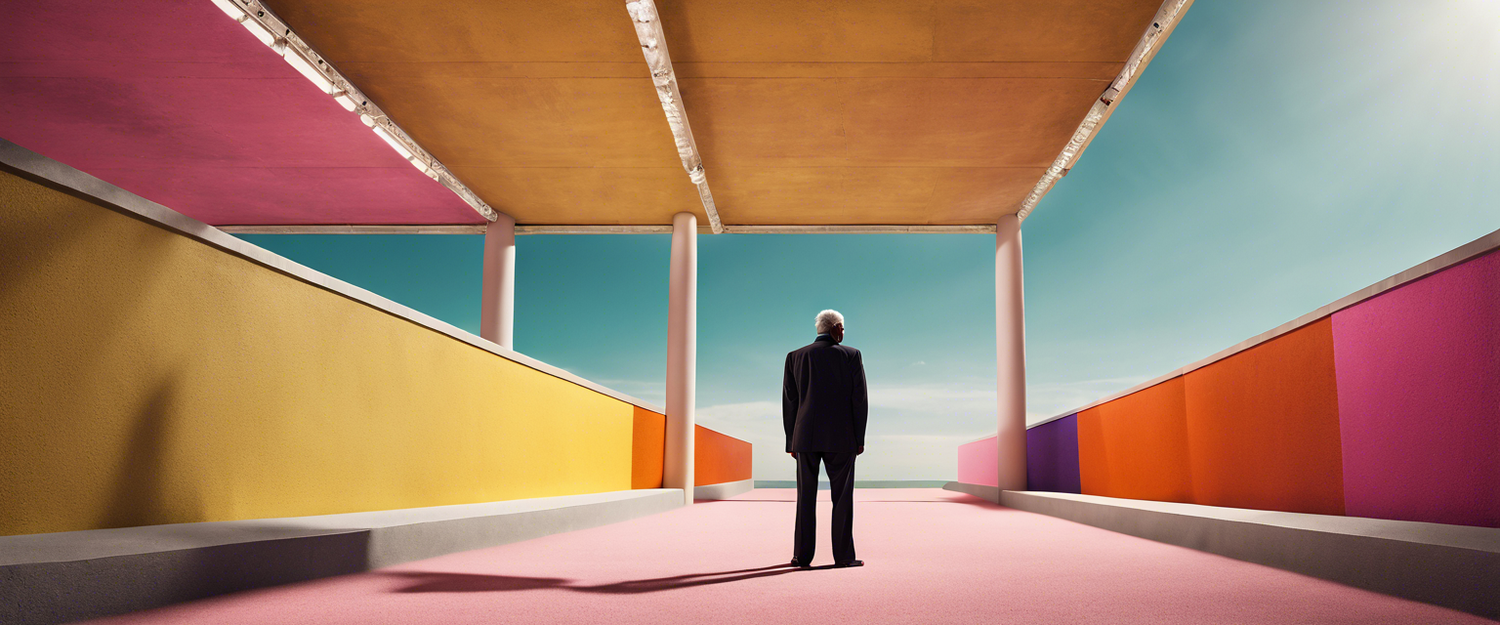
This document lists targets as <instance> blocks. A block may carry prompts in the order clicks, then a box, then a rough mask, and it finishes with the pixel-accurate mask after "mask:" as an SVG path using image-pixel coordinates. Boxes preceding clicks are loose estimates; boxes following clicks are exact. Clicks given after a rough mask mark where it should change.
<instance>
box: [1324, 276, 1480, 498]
mask: <svg viewBox="0 0 1500 625" xmlns="http://www.w3.org/2000/svg"><path fill="white" fill-rule="evenodd" d="M1333 340H1334V361H1335V363H1336V366H1337V376H1338V397H1339V416H1340V419H1339V421H1340V430H1341V433H1340V437H1341V439H1342V445H1343V463H1344V499H1345V510H1346V514H1348V515H1350V516H1364V517H1376V518H1386V519H1403V520H1412V521H1431V522H1437V523H1454V524H1463V525H1480V526H1488V527H1500V253H1490V254H1488V255H1485V256H1482V257H1479V258H1476V259H1473V260H1470V261H1468V262H1466V263H1464V264H1461V265H1457V266H1454V267H1450V268H1448V269H1446V270H1444V271H1441V272H1438V273H1436V274H1433V275H1431V276H1428V277H1426V278H1423V279H1421V280H1418V281H1416V282H1413V283H1411V284H1407V285H1405V286H1402V287H1400V288H1398V289H1395V290H1392V291H1388V292H1386V293H1384V294H1382V295H1380V296H1378V297H1375V298H1373V299H1371V300H1368V301H1366V302H1363V303H1361V304H1358V305H1356V306H1353V307H1351V308H1347V309H1344V310H1343V311H1340V312H1337V313H1335V314H1334V315H1333Z"/></svg>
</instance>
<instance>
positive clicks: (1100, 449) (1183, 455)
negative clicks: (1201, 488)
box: [1078, 378, 1193, 503]
mask: <svg viewBox="0 0 1500 625" xmlns="http://www.w3.org/2000/svg"><path fill="white" fill-rule="evenodd" d="M1078 472H1079V482H1080V486H1081V487H1082V488H1081V490H1082V491H1083V494H1087V495H1103V496H1106V497H1123V498H1126V499H1152V500H1156V501H1177V502H1183V503H1193V500H1192V494H1193V487H1192V480H1193V473H1192V470H1191V467H1190V466H1189V463H1188V432H1187V416H1186V407H1185V403H1184V398H1183V381H1182V378H1172V379H1170V380H1167V381H1165V382H1162V383H1161V384H1157V385H1156V386H1153V387H1150V388H1147V389H1143V390H1141V391H1138V392H1135V393H1132V394H1130V395H1126V396H1124V397H1121V398H1119V399H1116V400H1114V401H1111V402H1108V403H1105V404H1100V405H1098V406H1094V407H1093V408H1089V409H1088V410H1084V411H1083V412H1080V413H1078Z"/></svg>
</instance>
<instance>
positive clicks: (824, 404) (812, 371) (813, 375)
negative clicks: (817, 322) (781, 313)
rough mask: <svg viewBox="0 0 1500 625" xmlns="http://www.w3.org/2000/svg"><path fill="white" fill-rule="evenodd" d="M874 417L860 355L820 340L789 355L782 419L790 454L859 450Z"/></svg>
mask: <svg viewBox="0 0 1500 625" xmlns="http://www.w3.org/2000/svg"><path fill="white" fill-rule="evenodd" d="M869 414H870V399H869V396H868V394H867V393H866V391H865V365H864V362H863V361H861V360H860V355H859V350H857V349H854V348H853V347H845V346H843V345H839V344H837V343H834V342H833V339H832V338H830V337H828V336H823V335H819V336H818V340H816V341H813V342H812V344H810V345H808V346H807V347H803V348H802V349H799V350H797V351H794V352H792V353H790V354H787V355H786V375H785V376H783V377H782V382H781V420H782V422H783V424H784V425H785V426H786V450H787V451H789V452H793V451H831V452H855V451H858V450H859V448H860V447H864V446H865V421H866V420H867V419H868V417H869Z"/></svg>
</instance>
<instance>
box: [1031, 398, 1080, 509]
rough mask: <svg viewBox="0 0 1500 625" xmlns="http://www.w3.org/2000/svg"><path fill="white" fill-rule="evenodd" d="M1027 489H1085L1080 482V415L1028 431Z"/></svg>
mask: <svg viewBox="0 0 1500 625" xmlns="http://www.w3.org/2000/svg"><path fill="white" fill-rule="evenodd" d="M1026 490H1045V491H1052V492H1057V493H1079V492H1082V490H1081V489H1080V486H1079V481H1078V415H1068V416H1066V417H1063V418H1061V419H1058V420H1056V421H1051V422H1048V423H1043V424H1041V425H1038V426H1036V427H1034V428H1031V429H1029V430H1026Z"/></svg>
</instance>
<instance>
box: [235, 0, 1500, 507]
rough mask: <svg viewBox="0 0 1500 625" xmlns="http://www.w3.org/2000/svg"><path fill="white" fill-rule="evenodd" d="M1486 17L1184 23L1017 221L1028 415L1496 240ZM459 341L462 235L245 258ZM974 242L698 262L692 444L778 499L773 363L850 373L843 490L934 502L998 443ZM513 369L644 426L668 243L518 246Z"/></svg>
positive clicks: (1306, 13) (660, 360)
mask: <svg viewBox="0 0 1500 625" xmlns="http://www.w3.org/2000/svg"><path fill="white" fill-rule="evenodd" d="M1497 67H1500V2H1495V1H1492V0H1454V1H1452V2H1444V3H1408V2H1393V1H1375V2H1312V3H1309V2H1291V1H1275V2H1270V1H1267V2H1210V1H1206V0H1205V1H1202V2H1198V3H1196V4H1195V5H1194V6H1193V8H1192V9H1191V10H1190V11H1189V12H1188V14H1187V16H1186V18H1185V20H1184V21H1183V23H1182V24H1181V25H1180V26H1179V27H1178V28H1177V30H1176V32H1175V33H1174V34H1173V35H1172V37H1171V39H1170V40H1169V41H1168V42H1167V45H1166V46H1165V48H1164V49H1163V50H1162V52H1161V53H1160V54H1159V55H1158V56H1157V57H1156V59H1155V60H1154V61H1153V62H1152V64H1151V66H1150V67H1149V68H1148V69H1147V70H1146V72H1145V74H1144V75H1143V76H1142V77H1141V79H1140V81H1139V82H1138V84H1137V85H1136V86H1135V88H1134V89H1132V90H1131V92H1130V93H1129V95H1128V96H1127V97H1126V98H1125V99H1124V100H1123V101H1121V103H1120V104H1118V105H1117V106H1118V107H1119V108H1118V110H1117V111H1116V112H1115V113H1114V115H1113V116H1112V117H1111V119H1110V120H1109V122H1108V123H1107V124H1106V125H1105V126H1104V128H1103V130H1102V133H1101V134H1100V136H1099V137H1098V138H1097V139H1096V140H1095V141H1094V142H1093V144H1092V145H1091V146H1090V147H1089V149H1088V151H1087V152H1086V153H1085V154H1084V156H1083V157H1082V159H1081V160H1080V161H1079V163H1078V164H1077V165H1076V166H1075V167H1074V169H1073V170H1072V172H1071V174H1070V175H1069V176H1068V177H1067V178H1066V179H1064V180H1063V181H1062V182H1061V183H1060V184H1059V185H1058V186H1057V188H1055V189H1054V190H1053V191H1052V192H1051V193H1050V194H1049V195H1048V196H1047V197H1046V198H1045V199H1044V200H1043V201H1042V203H1041V204H1040V206H1039V207H1038V208H1037V210H1036V212H1034V213H1033V214H1032V216H1031V217H1030V218H1029V219H1027V221H1026V223H1025V225H1024V227H1023V239H1024V249H1025V263H1026V304H1027V343H1028V344H1027V365H1028V402H1027V403H1028V412H1029V413H1030V417H1031V418H1032V419H1033V420H1035V419H1041V418H1045V417H1049V416H1052V415H1055V414H1059V413H1062V412H1064V411H1066V410H1068V409H1070V408H1072V407H1075V406H1078V405H1080V404H1083V403H1086V402H1088V401H1091V400H1093V399H1096V398H1098V397H1100V396H1103V395H1106V394H1109V393H1112V392H1115V391H1118V390H1121V389H1124V388H1128V387H1130V386H1132V385H1134V384H1137V383H1139V382H1141V381H1144V380H1146V379H1149V378H1152V377H1155V376H1157V375H1160V374H1162V373H1165V372H1167V371H1169V370H1171V369H1173V368H1176V367H1179V366H1181V365H1184V364H1187V363H1189V362H1192V361H1194V360H1197V359H1200V358H1202V357H1205V356H1207V355H1210V354H1212V353H1214V352H1216V351H1219V350H1221V349H1223V348H1225V347H1228V346H1230V345H1233V344H1235V343H1238V342H1239V341H1241V340H1244V339H1246V338H1249V337H1250V336H1253V335H1255V334H1258V333H1260V332H1263V331H1265V330H1268V329H1270V328H1272V327H1275V326H1277V325H1279V324H1281V323H1284V322H1286V321H1289V320H1291V319H1293V318H1295V317H1297V316H1299V315H1301V314H1303V313H1305V312H1308V311H1310V310H1312V309H1314V308H1316V307H1318V306H1321V305H1323V304H1326V303H1328V302H1331V301H1333V300H1335V299H1337V298H1339V297H1342V296H1344V295H1346V294H1348V293H1350V292H1352V291H1355V290H1357V289H1360V288H1362V287H1364V286H1367V285H1369V284H1371V283H1373V282H1376V281H1378V280H1380V279H1382V278H1385V277H1387V276H1389V275H1391V274H1394V273H1396V272H1398V271H1401V270H1402V269H1405V268H1407V267H1410V266H1412V265H1415V264H1417V263H1420V262H1422V261H1424V260H1426V259H1428V258H1431V257H1433V256H1436V255H1438V254H1441V253H1443V252H1445V251H1447V250H1449V249H1452V248H1454V247H1457V246H1459V245H1462V244H1463V243H1466V242H1468V241H1471V240H1473V239H1475V238H1478V237H1480V236H1482V235H1484V234H1486V233H1489V232H1491V231H1493V230H1496V229H1500V199H1497V198H1500V175H1497V174H1496V172H1500V147H1497V142H1500V120H1497V119H1496V116H1494V115H1493V111H1494V110H1495V109H1496V102H1500V77H1497V72H1496V71H1495V69H1496V68H1497ZM243 238H245V239H247V240H249V241H251V242H253V243H255V244H257V245H261V246H263V247H266V248H267V249H270V250H272V251H274V252H277V253H280V254H282V255H284V256H287V257H289V258H292V259H293V260H296V261H298V262H301V263H303V264H306V265H308V266H311V267H313V268H315V269H319V270H321V271H324V272H326V273H329V274H331V275H334V276H337V277H339V278H342V279H345V280H348V281H350V282H353V283H355V284H358V285H360V286H363V287H365V288H368V289H371V290H373V291H375V292H377V293H380V294H382V295H385V296H387V297H390V298H392V299H394V300H396V301H399V302H401V303H404V304H407V305H409V306H412V307H414V308H417V309H420V310H422V311H424V312H427V313H429V314H432V315H434V316H436V317H439V318H441V319H444V320H446V321H448V322H450V323H453V324H455V325H458V326H460V327H463V328H465V329H468V330H470V331H475V332H477V330H478V323H479V321H478V318H479V316H478V312H479V283H480V254H481V248H482V240H481V238H480V237H477V236H434V235H412V236H390V235H373V236H351V235H333V236H277V235H261V236H249V235H247V236H244V237H243ZM993 249H994V238H993V237H992V236H989V235H858V236H856V235H822V236H813V235H718V236H706V235H705V236H700V237H699V311H698V314H699V336H698V341H699V353H698V416H699V422H700V423H702V424H704V425H707V426H709V427H715V428H718V429H721V430H723V431H725V432H726V433H729V434H732V435H735V436H739V437H742V438H746V439H748V440H750V441H751V442H752V443H754V444H755V445H756V449H757V451H756V458H755V460H756V468H755V477H756V478H757V479H791V478H792V465H791V462H790V460H789V459H787V458H786V456H785V455H784V454H781V453H780V449H781V445H782V442H781V437H782V434H781V429H780V421H779V419H780V417H779V414H778V411H779V407H778V404H777V399H778V393H779V390H780V389H779V385H780V382H781V371H780V367H781V364H782V357H783V355H784V354H785V352H787V351H789V350H791V349H795V348H796V347H798V346H800V345H802V344H804V343H806V342H807V341H808V340H810V339H811V337H812V330H811V328H812V318H813V315H814V314H815V313H817V311H818V310H820V309H822V308H828V307H832V308H837V309H839V310H841V311H843V312H844V314H845V315H846V316H847V317H848V325H849V335H848V338H847V342H848V344H850V345H854V346H856V347H859V348H860V349H861V350H863V351H864V352H865V354H866V355H865V364H866V367H867V369H868V374H869V379H870V385H871V393H872V406H873V407H872V416H871V425H870V433H869V441H868V442H869V447H870V449H869V450H868V451H867V453H866V455H865V456H864V457H862V458H861V465H860V468H859V472H860V475H859V477H860V478H862V479H900V478H926V479H944V478H952V477H953V476H954V474H955V467H954V460H953V455H954V448H955V447H957V445H958V444H960V443H963V442H966V441H968V440H972V439H974V438H977V437H979V436H982V435H985V434H988V433H991V432H993V430H994V419H995V396H994V394H995V382H994V375H995V363H994V356H995V353H994V351H995V347H994V346H995V342H994V327H993V325H994V300H993V289H994V283H993V278H994V269H993ZM517 253H518V262H517V287H516V291H517V293H516V300H517V303H516V347H517V349H518V350H519V351H521V352H523V353H526V354H528V355H531V356H534V357H537V358H540V359H542V360H544V361H546V362H549V363H552V364H555V365H558V366H561V367H563V368H565V369H568V370H570V371H573V372H575V373H578V374H579V375H582V376H584V377H587V378H590V379H593V380H596V381H599V382H601V383H604V384H606V385H609V386H611V387H614V388H617V389H619V390H621V391H623V392H626V393H629V394H632V395H635V396H637V397H641V398H642V399H646V400H649V401H654V402H658V403H659V402H660V401H661V398H662V381H661V379H662V375H663V374H664V371H665V367H666V356H665V338H666V300H667V291H666V286H667V281H666V277H667V276H666V273H667V253H668V237H667V236H665V235H628V236H624V235H620V236H526V237H520V238H519V239H518V243H517Z"/></svg>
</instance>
